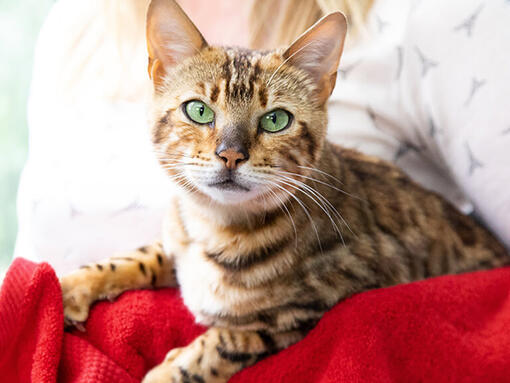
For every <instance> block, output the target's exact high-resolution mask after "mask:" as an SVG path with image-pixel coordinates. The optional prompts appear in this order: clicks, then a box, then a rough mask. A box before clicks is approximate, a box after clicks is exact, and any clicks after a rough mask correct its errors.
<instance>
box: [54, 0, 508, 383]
mask: <svg viewBox="0 0 510 383" xmlns="http://www.w3.org/2000/svg"><path fill="white" fill-rule="evenodd" d="M345 34H346V21H345V18H344V16H343V15H342V14H340V13H332V14H330V15H328V16H326V17H324V18H323V19H321V20H320V21H319V22H317V23H316V24H315V25H314V26H313V27H312V28H310V29H309V30H308V31H306V32H305V33H304V34H303V35H302V36H301V37H300V38H299V39H297V40H296V41H295V42H294V43H293V44H292V45H291V46H290V47H289V48H287V49H281V50H274V51H268V52H261V51H253V50H246V49H239V48H224V47H212V46H209V45H208V44H207V43H206V41H205V40H204V38H203V37H202V35H201V34H200V32H199V31H198V30H197V29H196V27H195V26H194V25H193V24H192V22H191V21H190V20H189V18H188V17H187V16H186V15H185V14H184V12H183V11H182V10H181V8H179V6H178V5H177V4H176V3H175V2H174V1H173V0H153V1H152V3H151V4H150V6H149V10H148V16H147V41H148V49H149V74H150V76H151V78H152V80H153V82H154V99H153V110H152V115H153V118H154V123H153V127H152V139H153V144H154V148H155V152H156V153H157V155H158V157H159V161H160V163H161V166H162V167H163V168H164V169H165V170H166V172H167V173H168V176H169V177H170V178H171V179H172V180H173V182H174V183H175V185H176V190H177V192H176V193H175V195H174V196H172V203H171V210H170V211H169V213H168V215H167V219H166V221H165V224H164V228H163V238H162V242H161V243H156V244H154V245H152V246H147V247H142V248H140V249H138V250H137V251H134V252H132V253H130V254H127V255H125V256H124V257H116V258H111V259H108V260H106V261H105V262H101V263H97V264H92V265H88V266H84V267H83V268H81V269H80V270H77V271H75V272H74V273H71V274H69V275H67V276H65V277H63V278H62V280H61V284H62V290H63V297H64V312H65V316H66V321H67V322H68V323H69V324H75V325H76V324H78V323H80V322H83V321H85V320H86V319H87V316H88V312H89V307H90V306H91V304H92V303H93V302H94V301H97V300H99V299H104V298H114V297H116V296H118V295H119V294H121V293H122V292H124V291H126V290H130V289H140V288H151V287H163V286H177V285H179V286H180V289H181V294H182V297H183V300H184V302H185V304H186V305H187V307H188V308H189V309H190V310H191V312H192V313H193V314H194V315H195V318H196V320H197V321H198V322H200V323H202V324H204V325H206V326H209V329H208V331H207V332H206V333H204V334H203V335H202V336H200V337H198V338H197V339H196V340H194V341H193V342H192V343H191V344H190V345H188V346H187V347H184V348H178V349H174V350H171V351H170V352H169V353H168V355H167V356H166V358H165V359H164V361H163V362H162V363H161V364H160V365H158V366H156V367H155V368H154V369H153V370H151V371H150V372H149V373H148V374H147V376H146V377H145V379H144V380H143V382H145V383H159V382H183V383H184V382H196V383H201V382H226V381H228V379H229V378H230V377H231V376H232V375H233V374H235V373H236V372H238V371H239V370H241V369H242V368H245V367H247V366H249V365H252V364H253V363H256V362H257V361H258V360H260V359H261V358H264V357H266V356H268V355H270V354H273V353H275V352H277V351H279V350H282V349H284V348H286V347H287V346H289V345H291V344H293V343H295V342H297V341H299V340H300V339H302V338H303V337H304V336H305V335H306V334H307V332H308V331H309V330H310V329H311V328H313V327H314V326H315V324H316V323H317V322H318V321H319V320H320V318H321V317H322V315H323V314H324V313H325V312H326V311H327V310H329V309H330V308H331V307H332V306H333V305H335V304H336V303H337V302H339V301H340V300H342V299H344V298H346V297H348V296H350V295H352V294H354V293H358V292H362V291H365V290H368V289H374V288H378V287H384V286H390V285H395V284H398V283H406V282H411V281H415V280H419V279H423V278H428V277H432V276H438V275H442V274H447V273H460V272H466V271H472V270H480V269H488V268H493V267H498V266H501V265H504V264H506V263H507V262H508V260H509V257H508V254H507V253H506V250H505V249H504V248H503V246H502V245H500V244H499V243H498V242H497V240H496V239H495V238H494V237H493V236H492V235H491V234H489V232H487V231H486V230H485V229H484V228H482V227H480V226H479V225H478V224H477V223H476V222H475V221H474V220H473V219H471V218H470V217H467V216H464V215H462V214H461V213H459V212H458V211H457V210H455V208H453V207H452V206H451V205H450V204H449V203H448V202H446V201H445V200H443V199H442V198H441V197H439V196H437V195H436V194H434V193H431V192H429V191H426V190H424V189H422V188H421V187H419V186H418V185H417V184H415V183H414V182H412V181H411V180H410V179H409V178H408V177H407V176H406V175H405V174H403V173H402V172H401V171H400V170H399V169H398V168H396V167H395V166H393V165H391V164H389V163H387V162H384V161H382V160H379V159H377V158H373V157H369V156H366V155H363V154H361V153H358V152H356V151H353V150H347V149H342V148H340V147H336V146H334V145H333V144H331V143H330V142H328V141H327V140H326V138H325V137H326V128H327V111H326V109H327V108H326V107H327V100H328V98H329V95H330V94H331V92H332V90H333V87H334V86H335V80H336V73H337V67H338V63H339V60H340V56H341V53H342V49H343V42H344V37H345Z"/></svg>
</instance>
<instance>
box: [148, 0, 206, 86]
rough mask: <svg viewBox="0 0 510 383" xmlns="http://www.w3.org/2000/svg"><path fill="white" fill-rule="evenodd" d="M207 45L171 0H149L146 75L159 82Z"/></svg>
mask: <svg viewBox="0 0 510 383" xmlns="http://www.w3.org/2000/svg"><path fill="white" fill-rule="evenodd" d="M206 46H207V42H206V41H205V39H204V37H203V36H202V34H201V33H200V32H199V30H198V29H197V27H196V26H195V24H193V22H192V21H191V20H190V19H189V17H188V16H187V15H186V14H185V13H184V11H183V10H182V8H181V7H180V6H179V5H178V4H177V3H176V2H175V1H174V0H152V1H151V3H150V4H149V8H148V10H147V48H148V50H149V67H148V70H149V76H150V77H151V78H152V80H153V81H154V83H155V84H160V83H161V81H162V79H163V77H164V76H165V74H166V72H167V71H168V69H170V68H171V67H173V66H175V65H177V64H179V63H180V62H182V61H183V60H185V59H186V58H188V57H190V56H193V55H194V54H196V53H198V52H200V50H201V49H203V48H205V47H206Z"/></svg>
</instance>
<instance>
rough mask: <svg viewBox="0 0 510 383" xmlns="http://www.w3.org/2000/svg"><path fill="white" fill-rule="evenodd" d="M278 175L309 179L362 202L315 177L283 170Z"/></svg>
mask: <svg viewBox="0 0 510 383" xmlns="http://www.w3.org/2000/svg"><path fill="white" fill-rule="evenodd" d="M278 173H285V174H288V175H292V176H296V177H302V178H305V179H307V180H310V181H313V182H317V183H319V184H321V185H324V186H327V187H330V188H331V189H333V190H336V191H338V192H340V193H342V194H345V195H347V196H349V197H352V198H356V199H360V200H361V198H359V197H356V196H354V195H352V194H350V193H347V192H346V191H345V190H342V189H340V188H337V187H336V186H333V185H331V184H329V183H327V182H324V181H321V180H319V179H317V178H314V177H310V176H305V175H303V174H299V173H293V172H288V171H283V170H279V171H278Z"/></svg>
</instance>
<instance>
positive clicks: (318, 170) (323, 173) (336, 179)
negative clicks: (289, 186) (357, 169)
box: [296, 165, 365, 201]
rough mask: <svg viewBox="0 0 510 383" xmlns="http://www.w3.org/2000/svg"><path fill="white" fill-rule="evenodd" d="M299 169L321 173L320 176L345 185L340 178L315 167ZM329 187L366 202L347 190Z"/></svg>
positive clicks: (300, 166)
mask: <svg viewBox="0 0 510 383" xmlns="http://www.w3.org/2000/svg"><path fill="white" fill-rule="evenodd" d="M298 168H302V169H308V170H312V171H315V172H317V173H319V174H322V175H324V176H326V177H329V178H331V179H333V180H335V181H337V182H338V183H340V184H342V185H343V182H342V181H340V180H339V179H338V178H336V177H334V176H332V175H331V174H329V173H326V172H325V171H322V170H320V169H317V168H314V167H309V166H302V165H298ZM296 175H298V174H296ZM299 176H300V177H305V176H303V175H299ZM315 181H316V182H319V183H322V182H321V181H319V180H317V179H315ZM325 185H326V184H325ZM328 186H330V187H332V188H333V189H335V190H337V191H339V192H340V193H342V194H345V195H346V196H349V197H351V198H355V199H357V200H359V201H365V200H364V199H363V198H361V197H358V196H356V195H354V194H351V193H348V192H346V191H345V190H342V189H340V188H336V187H333V186H332V185H329V184H328Z"/></svg>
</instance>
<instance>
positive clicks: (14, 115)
mask: <svg viewBox="0 0 510 383" xmlns="http://www.w3.org/2000/svg"><path fill="white" fill-rule="evenodd" d="M53 3H54V0H23V1H20V0H0V279H1V278H2V276H3V274H4V273H5V270H6V268H7V265H8V264H9V262H10V260H11V258H12V253H13V249H14V243H15V241H16V231H17V222H16V192H17V189H18V181H19V176H20V173H21V170H22V168H23V164H24V162H25V159H26V153H27V148H28V145H27V137H28V135H27V119H26V105H27V96H28V88H29V85H30V78H31V73H32V59H33V53H34V46H35V42H36V39H37V34H38V31H39V29H40V28H41V25H42V23H43V21H44V18H45V17H46V15H47V14H48V12H49V10H50V7H51V5H52V4H53Z"/></svg>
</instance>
